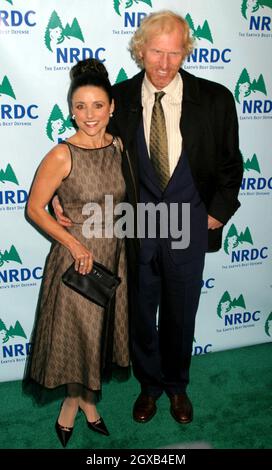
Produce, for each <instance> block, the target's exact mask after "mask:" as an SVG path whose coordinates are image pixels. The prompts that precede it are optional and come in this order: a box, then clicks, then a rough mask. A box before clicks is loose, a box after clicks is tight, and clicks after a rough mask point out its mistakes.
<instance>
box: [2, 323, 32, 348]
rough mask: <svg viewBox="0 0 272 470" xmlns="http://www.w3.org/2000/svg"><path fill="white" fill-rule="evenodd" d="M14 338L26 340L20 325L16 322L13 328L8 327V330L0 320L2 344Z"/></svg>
mask: <svg viewBox="0 0 272 470" xmlns="http://www.w3.org/2000/svg"><path fill="white" fill-rule="evenodd" d="M15 336H21V337H22V338H25V339H27V336H26V334H25V332H24V330H23V328H22V325H21V323H20V322H19V321H18V320H17V321H16V323H15V325H14V326H10V327H9V329H7V327H6V325H5V323H4V322H3V321H2V320H1V318H0V338H2V343H3V344H4V343H6V342H7V341H9V339H11V338H14V337H15Z"/></svg>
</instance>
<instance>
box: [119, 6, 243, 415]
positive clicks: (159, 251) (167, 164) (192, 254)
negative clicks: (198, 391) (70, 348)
mask: <svg viewBox="0 0 272 470" xmlns="http://www.w3.org/2000/svg"><path fill="white" fill-rule="evenodd" d="M191 50H192V40H191V39H190V36H189V27H188V25H187V23H186V21H185V20H184V19H183V18H182V17H180V16H179V15H177V14H175V13H173V12H170V11H162V12H157V13H152V14H151V15H149V16H148V17H146V18H145V19H144V20H143V21H142V23H141V25H140V27H139V28H138V30H137V31H136V33H135V34H134V36H133V38H132V41H131V53H132V57H133V58H134V59H135V60H136V62H137V63H138V65H140V67H141V68H143V70H142V71H141V72H140V73H139V74H137V75H135V76H134V77H132V78H131V79H129V80H125V81H124V82H122V83H119V84H117V85H115V86H114V87H113V95H114V100H115V112H114V116H113V118H112V120H111V128H110V131H111V133H115V134H117V135H120V136H121V138H122V140H123V143H124V147H125V149H126V150H127V151H126V154H125V156H124V159H123V173H124V177H125V180H126V185H127V194H128V200H129V202H131V204H133V206H134V207H135V209H136V204H137V203H138V202H141V203H144V204H149V203H153V204H154V205H155V206H156V205H158V204H159V203H161V202H164V203H165V204H166V205H167V207H169V208H170V207H171V204H172V203H176V204H178V207H179V220H181V219H182V221H183V218H182V210H183V203H185V202H186V203H189V204H190V220H189V221H188V220H187V223H188V224H189V228H188V227H187V230H190V243H189V246H188V247H187V248H184V249H179V248H178V249H176V248H175V247H174V245H173V243H172V242H173V238H172V236H171V234H169V236H167V238H161V237H160V234H159V232H158V235H157V236H156V237H155V238H149V237H148V236H146V234H145V233H144V237H143V239H141V240H139V239H137V238H134V239H129V240H128V251H127V253H128V264H129V270H128V272H129V286H130V288H129V291H130V304H131V347H132V364H133V369H134V374H135V377H136V378H137V380H138V381H139V382H140V385H141V393H140V395H139V396H138V398H137V400H136V402H135V404H134V408H133V418H134V420H136V421H137V422H141V423H145V422H147V421H149V420H150V419H151V418H152V417H153V416H154V415H155V413H156V410H157V407H156V400H157V399H158V398H159V397H160V395H161V394H162V393H163V392H166V393H167V395H168V396H169V399H170V412H171V414H172V416H173V417H174V419H175V420H176V421H177V422H179V423H183V424H185V423H189V422H190V421H191V420H192V418H193V407H192V403H191V401H190V399H189V397H188V395H187V393H186V388H187V385H188V383H189V368H190V361H191V353H192V344H193V338H194V326H195V316H196V312H197V308H198V302H199V297H200V291H201V282H202V272H203V267H204V258H205V252H206V251H207V249H209V251H216V250H218V249H219V248H220V246H221V239H222V227H223V225H224V224H226V223H227V221H228V220H229V219H230V217H231V216H232V215H233V214H234V212H235V211H236V210H237V209H238V207H239V205H240V204H239V202H238V200H237V195H238V191H239V187H240V184H241V179H242V167H243V166H242V158H241V155H240V152H239V143H238V124H237V115H236V109H235V104H234V99H233V97H232V94H231V93H230V91H229V90H227V89H226V88H225V87H223V86H222V85H219V84H217V83H213V82H210V81H208V80H204V79H201V78H198V77H195V76H193V75H191V74H189V73H187V72H186V71H184V70H182V69H180V67H181V64H182V62H183V61H184V59H185V57H186V55H188V54H189V53H190V52H191ZM160 92H163V93H160ZM155 108H156V110H155ZM156 126H157V128H156ZM158 126H160V127H159V128H158ZM158 144H159V145H158ZM161 162H162V163H161ZM165 168H166V170H165ZM161 218H162V219H163V216H161ZM157 219H158V218H156V220H157ZM162 219H160V220H159V221H160V222H163V220H162ZM187 219H188V217H187ZM185 221H186V218H185ZM183 229H184V227H183ZM183 231H184V230H183ZM158 307H159V309H158ZM157 318H158V324H157Z"/></svg>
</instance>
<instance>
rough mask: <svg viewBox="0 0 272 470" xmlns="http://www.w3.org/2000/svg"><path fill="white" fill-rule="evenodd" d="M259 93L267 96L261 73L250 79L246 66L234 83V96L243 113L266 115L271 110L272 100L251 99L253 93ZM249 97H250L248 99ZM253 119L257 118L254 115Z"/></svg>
mask: <svg viewBox="0 0 272 470" xmlns="http://www.w3.org/2000/svg"><path fill="white" fill-rule="evenodd" d="M255 93H258V94H257V96H258V97H259V93H262V94H263V95H265V96H267V91H266V85H265V81H264V77H263V75H262V74H260V75H259V77H258V78H254V79H253V80H251V79H250V77H249V73H248V71H247V69H246V68H244V69H243V70H242V72H241V75H240V77H239V79H238V81H237V83H236V87H235V91H234V96H235V99H236V101H237V103H239V104H241V105H242V112H243V114H249V115H250V114H259V115H261V116H260V118H261V117H262V116H263V115H267V114H269V113H271V111H272V101H271V100H264V99H252V97H253V95H254V94H255ZM248 97H250V99H248ZM254 119H257V118H256V117H254Z"/></svg>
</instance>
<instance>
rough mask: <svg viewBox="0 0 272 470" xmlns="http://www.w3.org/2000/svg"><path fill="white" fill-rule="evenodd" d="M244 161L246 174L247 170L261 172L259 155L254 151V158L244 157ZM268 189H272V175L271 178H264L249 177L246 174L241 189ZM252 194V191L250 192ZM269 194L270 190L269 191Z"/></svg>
mask: <svg viewBox="0 0 272 470" xmlns="http://www.w3.org/2000/svg"><path fill="white" fill-rule="evenodd" d="M243 161H244V175H246V173H247V172H255V173H259V174H260V173H261V170H260V165H259V162H258V158H257V155H256V154H255V153H254V155H253V156H252V158H247V159H245V158H243ZM266 189H269V190H270V189H272V177H270V178H263V177H261V176H260V177H257V178H256V177H253V176H251V177H248V176H244V177H243V180H242V184H241V190H242V191H264V190H266ZM250 194H252V193H250ZM256 194H257V195H258V194H263V193H259V192H257V193H256ZM267 194H269V192H268V193H267Z"/></svg>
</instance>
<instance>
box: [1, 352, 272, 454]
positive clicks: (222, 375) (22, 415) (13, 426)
mask: <svg viewBox="0 0 272 470" xmlns="http://www.w3.org/2000/svg"><path fill="white" fill-rule="evenodd" d="M138 392H139V386H138V383H137V382H136V380H135V379H134V378H133V377H132V378H130V379H129V380H128V381H127V382H123V383H117V382H111V383H110V384H106V385H104V388H103V399H102V401H101V402H100V403H99V411H100V413H101V415H102V416H103V418H104V420H105V422H106V424H107V426H108V428H109V430H110V432H111V434H110V436H109V437H106V436H103V435H99V434H97V433H94V432H92V431H90V430H89V429H88V428H87V425H86V422H85V418H84V416H83V414H82V413H81V415H80V416H78V417H77V419H76V423H75V429H74V433H73V436H72V437H71V440H70V442H69V444H68V446H67V448H70V449H156V448H160V447H165V446H171V445H174V444H177V443H180V444H181V445H182V446H184V447H185V448H186V446H188V447H190V446H191V445H194V443H198V442H202V443H207V444H208V445H209V446H210V447H211V448H213V449H271V448H272V399H271V398H272V396H271V395H272V343H265V344H261V345H256V346H250V347H245V348H241V349H232V350H229V351H222V352H217V353H210V354H206V355H203V356H195V357H193V358H192V367H191V384H190V386H189V389H188V394H189V396H190V398H191V400H192V402H193V405H194V420H193V422H192V423H190V424H187V425H179V424H178V423H176V422H175V421H174V420H173V418H172V417H171V415H170V413H169V400H168V398H167V396H165V395H163V396H162V397H161V398H160V399H159V400H158V402H157V405H158V411H157V414H156V415H155V417H154V418H153V419H152V420H151V421H150V422H148V423H146V424H138V423H135V422H134V421H133V420H132V416H131V410H132V405H133V403H134V401H135V399H136V397H137V395H138ZM0 400H1V401H0V403H1V435H0V448H1V449H59V448H61V445H60V444H59V442H58V439H57V437H56V435H55V430H54V424H55V420H56V417H57V415H58V413H59V406H60V403H59V402H54V403H51V404H49V405H46V406H43V407H41V406H37V405H36V406H34V405H33V402H32V400H31V398H30V397H28V396H25V395H23V394H22V391H21V382H20V381H15V382H3V383H0Z"/></svg>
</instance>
